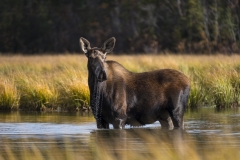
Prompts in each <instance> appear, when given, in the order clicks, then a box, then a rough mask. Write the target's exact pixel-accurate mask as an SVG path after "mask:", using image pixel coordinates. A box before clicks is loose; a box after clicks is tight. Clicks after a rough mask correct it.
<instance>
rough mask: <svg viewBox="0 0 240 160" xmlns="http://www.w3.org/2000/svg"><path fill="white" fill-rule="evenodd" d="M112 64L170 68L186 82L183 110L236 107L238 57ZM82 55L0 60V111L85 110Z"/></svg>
mask: <svg viewBox="0 0 240 160" xmlns="http://www.w3.org/2000/svg"><path fill="white" fill-rule="evenodd" d="M107 59H111V60H116V61H118V62H119V63H121V64H122V65H123V66H125V67H126V68H127V69H129V70H131V71H133V72H144V71H150V70H156V69H163V68H172V69H176V70H179V71H181V72H183V73H185V74H186V75H187V76H188V77H189V78H190V80H191V94H190V99H189V107H191V108H196V107H198V106H203V105H207V106H213V105H214V106H216V107H218V108H225V107H234V106H238V105H239V102H240V74H239V73H240V56H238V55H233V56H225V55H216V56H193V55H137V56H134V55H131V56H129V55H123V56H112V55H110V56H109V57H107ZM86 61H87V59H86V57H85V56H84V55H61V56H58V55H54V56H53V55H46V56H21V55H18V56H0V109H1V110H11V109H22V110H57V109H61V110H70V111H76V110H82V109H89V107H88V105H89V90H88V85H87V67H86Z"/></svg>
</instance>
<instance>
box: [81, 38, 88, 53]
mask: <svg viewBox="0 0 240 160" xmlns="http://www.w3.org/2000/svg"><path fill="white" fill-rule="evenodd" d="M79 42H80V48H81V49H82V51H83V52H84V53H85V54H86V53H87V52H88V50H90V49H91V46H90V43H89V42H88V40H86V39H85V38H83V37H81V38H80V39H79Z"/></svg>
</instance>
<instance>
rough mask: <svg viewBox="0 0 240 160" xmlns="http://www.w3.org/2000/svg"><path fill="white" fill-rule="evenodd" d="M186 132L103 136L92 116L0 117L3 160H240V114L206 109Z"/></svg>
mask: <svg viewBox="0 0 240 160" xmlns="http://www.w3.org/2000/svg"><path fill="white" fill-rule="evenodd" d="M185 115H186V116H185V128H186V129H185V130H184V131H182V130H179V129H174V130H167V129H161V127H159V126H160V125H159V123H154V124H152V125H148V126H145V127H142V128H130V127H127V129H125V130H115V129H110V130H98V129H97V128H96V124H95V122H94V118H93V116H92V115H81V114H79V113H71V114H69V113H35V112H34V113H27V112H13V113H0V142H1V143H0V153H1V154H0V160H2V159H24V160H25V159H144V160H145V159H191V160H192V159H226V158H227V159H239V158H240V154H239V153H238V151H239V149H240V112H239V111H238V109H234V110H224V111H221V112H219V111H215V110H214V109H213V108H203V109H200V110H198V111H196V112H187V113H186V114H185Z"/></svg>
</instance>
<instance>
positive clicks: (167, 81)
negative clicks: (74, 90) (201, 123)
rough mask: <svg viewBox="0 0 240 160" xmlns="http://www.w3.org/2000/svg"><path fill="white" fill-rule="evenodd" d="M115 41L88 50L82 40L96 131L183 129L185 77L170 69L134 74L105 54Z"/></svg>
mask: <svg viewBox="0 0 240 160" xmlns="http://www.w3.org/2000/svg"><path fill="white" fill-rule="evenodd" d="M115 42H116V40H115V38H114V37H112V38H110V39H108V40H107V41H105V42H104V44H103V46H102V47H101V48H97V47H93V48H91V46H90V43H89V41H88V40H86V39H85V38H82V37H81V38H80V47H81V49H82V51H83V52H84V53H85V55H86V57H87V58H88V62H87V68H88V85H89V89H90V105H91V109H92V111H93V114H94V117H95V119H96V122H97V127H98V128H109V124H112V125H113V127H114V128H120V129H122V128H124V127H125V125H127V124H129V125H131V126H142V125H145V124H151V123H154V122H155V121H159V122H160V124H161V126H162V127H164V128H169V129H173V128H179V127H180V128H184V121H183V116H184V111H185V109H186V107H187V103H188V96H189V90H190V82H189V80H188V78H187V77H186V76H185V75H184V74H183V73H181V72H179V71H176V70H172V69H162V70H155V71H151V72H143V73H133V72H130V71H128V70H127V69H125V68H124V67H123V66H122V65H121V64H119V63H118V62H115V61H109V60H108V61H107V60H106V55H107V53H110V52H111V51H112V50H113V48H114V46H115Z"/></svg>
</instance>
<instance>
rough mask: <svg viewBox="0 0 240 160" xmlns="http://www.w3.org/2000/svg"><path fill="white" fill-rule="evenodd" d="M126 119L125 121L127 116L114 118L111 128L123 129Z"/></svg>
mask: <svg viewBox="0 0 240 160" xmlns="http://www.w3.org/2000/svg"><path fill="white" fill-rule="evenodd" d="M126 121H127V116H126V117H124V118H116V119H115V122H114V123H113V128H114V129H124V128H125V124H126Z"/></svg>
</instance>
